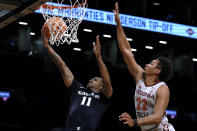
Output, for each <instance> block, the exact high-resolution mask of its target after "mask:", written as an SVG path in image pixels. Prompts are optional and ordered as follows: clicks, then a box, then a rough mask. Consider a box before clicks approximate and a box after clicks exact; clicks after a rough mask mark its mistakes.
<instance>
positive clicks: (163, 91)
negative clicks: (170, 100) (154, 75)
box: [157, 84, 170, 96]
mask: <svg viewBox="0 0 197 131" xmlns="http://www.w3.org/2000/svg"><path fill="white" fill-rule="evenodd" d="M169 95H170V91H169V88H168V86H167V85H166V84H162V85H161V86H159V87H158V89H157V96H169Z"/></svg>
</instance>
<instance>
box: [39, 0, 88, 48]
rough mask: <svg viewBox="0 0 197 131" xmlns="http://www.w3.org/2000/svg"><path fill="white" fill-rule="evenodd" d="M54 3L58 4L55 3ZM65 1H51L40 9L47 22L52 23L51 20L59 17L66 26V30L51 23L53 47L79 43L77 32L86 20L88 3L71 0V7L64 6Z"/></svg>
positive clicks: (84, 0) (83, 0)
mask: <svg viewBox="0 0 197 131" xmlns="http://www.w3.org/2000/svg"><path fill="white" fill-rule="evenodd" d="M54 1H55V2H56V3H54ZM63 1H64V0H49V2H47V3H45V4H43V5H42V6H41V7H40V11H41V13H42V14H43V17H44V19H45V21H48V20H50V21H51V20H52V19H51V18H53V17H59V18H61V19H62V20H63V21H64V23H65V25H66V29H65V28H64V29H62V27H61V26H60V25H59V23H58V22H57V21H56V22H55V21H54V22H49V24H48V27H49V30H50V39H49V42H50V44H51V45H54V44H56V45H57V46H58V45H59V44H63V43H65V42H66V43H67V44H71V42H75V43H77V42H79V40H78V38H77V30H78V27H79V24H80V23H81V22H82V20H83V18H84V15H85V12H86V8H87V2H86V0H69V1H70V5H65V4H64V5H63V4H62V3H63ZM72 1H74V2H72ZM51 23H53V24H51ZM54 23H55V25H54ZM54 26H55V27H54ZM52 27H53V28H52ZM54 30H55V31H54Z"/></svg>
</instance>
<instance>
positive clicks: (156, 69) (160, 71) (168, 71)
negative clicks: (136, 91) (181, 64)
mask: <svg viewBox="0 0 197 131" xmlns="http://www.w3.org/2000/svg"><path fill="white" fill-rule="evenodd" d="M145 74H146V75H150V76H151V75H157V76H158V79H159V80H160V81H168V80H169V79H170V78H171V77H172V75H173V68H172V63H171V62H170V60H169V59H167V58H165V57H158V58H157V59H155V60H153V61H151V62H150V63H149V64H146V66H145Z"/></svg>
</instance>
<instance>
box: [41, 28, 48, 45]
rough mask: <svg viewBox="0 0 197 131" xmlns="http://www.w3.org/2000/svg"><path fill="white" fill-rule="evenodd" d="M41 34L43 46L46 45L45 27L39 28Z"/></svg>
mask: <svg viewBox="0 0 197 131" xmlns="http://www.w3.org/2000/svg"><path fill="white" fill-rule="evenodd" d="M41 35H42V40H43V43H44V46H46V45H48V38H47V37H46V29H45V28H43V27H42V29H41Z"/></svg>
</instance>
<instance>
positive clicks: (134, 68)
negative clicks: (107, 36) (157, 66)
mask: <svg viewBox="0 0 197 131" xmlns="http://www.w3.org/2000/svg"><path fill="white" fill-rule="evenodd" d="M113 12H114V14H115V21H116V24H117V38H118V45H119V48H120V51H121V53H122V55H123V58H124V61H125V63H126V65H127V67H128V70H129V72H130V73H131V75H132V76H133V77H134V79H135V80H136V82H137V81H138V80H139V79H140V78H141V77H142V72H143V69H142V68H141V67H140V66H139V65H138V64H137V63H136V61H135V58H134V56H133V54H132V51H131V47H130V44H129V42H128V40H127V37H126V35H125V33H124V30H123V28H122V25H121V21H120V17H119V7H118V2H116V4H115V10H113Z"/></svg>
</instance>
